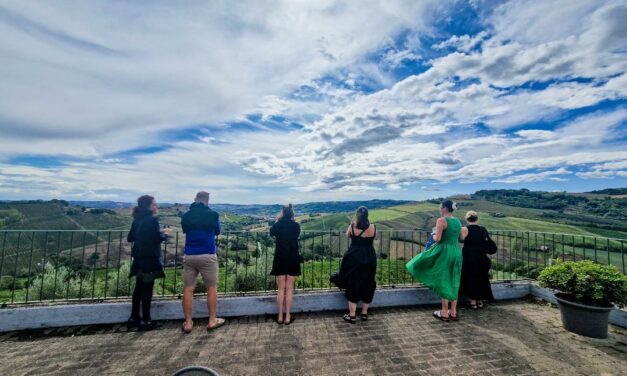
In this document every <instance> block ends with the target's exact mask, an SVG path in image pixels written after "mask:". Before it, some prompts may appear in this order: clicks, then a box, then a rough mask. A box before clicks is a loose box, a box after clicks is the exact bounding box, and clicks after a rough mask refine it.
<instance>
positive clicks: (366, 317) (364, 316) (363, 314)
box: [359, 313, 368, 321]
mask: <svg viewBox="0 0 627 376" xmlns="http://www.w3.org/2000/svg"><path fill="white" fill-rule="evenodd" d="M359 318H361V321H368V314H367V313H362V314H361V315H359Z"/></svg>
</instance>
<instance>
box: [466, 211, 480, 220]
mask: <svg viewBox="0 0 627 376" xmlns="http://www.w3.org/2000/svg"><path fill="white" fill-rule="evenodd" d="M478 220H479V215H477V212H476V211H474V210H469V211H468V213H466V221H468V222H473V223H474V222H477V221H478Z"/></svg>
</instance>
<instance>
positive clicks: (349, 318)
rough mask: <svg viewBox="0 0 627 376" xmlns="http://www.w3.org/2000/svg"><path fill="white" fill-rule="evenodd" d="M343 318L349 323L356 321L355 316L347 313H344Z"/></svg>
mask: <svg viewBox="0 0 627 376" xmlns="http://www.w3.org/2000/svg"><path fill="white" fill-rule="evenodd" d="M343 319H344V321H346V322H349V323H351V324H355V323H357V320H356V317H355V316H351V315H349V314H348V313H346V314H344V317H343Z"/></svg>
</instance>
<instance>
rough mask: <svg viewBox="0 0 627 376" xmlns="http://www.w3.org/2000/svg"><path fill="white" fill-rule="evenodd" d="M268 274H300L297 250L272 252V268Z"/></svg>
mask: <svg viewBox="0 0 627 376" xmlns="http://www.w3.org/2000/svg"><path fill="white" fill-rule="evenodd" d="M270 275H291V276H298V275H300V261H299V260H298V251H296V252H280V251H279V252H277V253H275V254H274V261H272V270H271V271H270Z"/></svg>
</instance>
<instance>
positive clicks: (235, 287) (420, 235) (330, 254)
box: [0, 230, 627, 304]
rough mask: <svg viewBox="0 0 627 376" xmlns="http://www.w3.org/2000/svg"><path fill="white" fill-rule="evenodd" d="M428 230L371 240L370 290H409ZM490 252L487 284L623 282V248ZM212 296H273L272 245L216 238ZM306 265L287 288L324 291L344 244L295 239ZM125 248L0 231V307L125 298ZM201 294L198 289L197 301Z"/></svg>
mask: <svg viewBox="0 0 627 376" xmlns="http://www.w3.org/2000/svg"><path fill="white" fill-rule="evenodd" d="M428 235H429V234H428V232H427V231H378V233H377V238H376V239H375V249H376V253H377V259H378V265H377V275H376V278H377V285H378V286H380V287H397V286H411V285H418V284H417V283H416V282H415V281H414V280H413V279H412V278H411V276H410V275H409V273H407V270H406V269H405V264H406V263H407V261H409V260H410V259H411V258H412V257H414V256H415V255H416V254H418V253H420V252H422V251H424V245H425V243H426V241H427V238H428ZM491 236H492V238H493V240H495V241H496V242H497V244H498V247H499V250H498V252H497V253H496V254H495V255H492V256H491V258H492V271H491V278H492V280H493V281H512V280H521V279H533V278H536V277H537V275H538V273H539V272H540V271H541V270H542V268H544V267H545V266H547V265H549V264H550V263H551V262H552V260H554V259H557V258H559V259H564V260H583V259H590V260H594V261H596V262H600V263H607V264H612V265H614V266H616V267H617V268H618V269H619V270H620V271H621V272H622V273H625V272H626V270H625V242H627V240H623V239H613V238H602V237H590V236H581V235H567V234H554V233H540V232H523V231H491ZM184 237H185V236H184V234H182V233H178V232H176V233H173V234H172V236H171V238H170V239H169V240H168V241H167V242H165V243H163V244H162V252H163V262H164V265H165V272H166V278H164V279H160V280H157V282H156V283H155V295H156V296H157V297H174V298H177V297H180V295H181V293H182V289H183V278H182V273H183V267H182V260H183V246H184V240H185V239H184ZM217 242H218V249H219V251H218V254H219V263H220V269H219V281H218V291H219V292H220V293H221V294H249V293H261V292H266V291H272V290H275V289H276V283H275V280H274V277H272V276H270V274H269V273H270V270H271V268H272V260H273V255H274V240H273V239H272V238H271V237H270V236H269V235H268V234H267V233H264V232H225V233H224V234H222V235H220V236H219V237H218V240H217ZM300 245H301V247H300V249H301V254H302V255H303V257H304V259H305V262H304V263H303V264H302V265H301V267H302V275H301V276H300V277H298V278H297V279H296V289H297V290H301V291H311V290H317V289H328V288H332V287H333V286H331V285H330V284H329V280H328V279H329V274H331V273H332V272H334V271H337V270H338V269H339V265H340V261H341V257H342V255H343V253H344V251H345V250H346V249H347V248H348V245H349V239H348V238H347V237H346V235H345V234H344V232H341V231H323V232H310V231H308V232H303V233H302V234H301V239H300ZM130 248H131V245H130V244H128V243H127V242H126V231H22V230H20V231H18V230H15V231H10V230H7V231H0V304H23V303H37V302H48V301H52V302H55V301H56V302H59V301H63V302H65V301H74V300H90V301H94V300H105V299H120V298H122V299H127V298H128V297H129V296H130V295H131V294H132V288H133V282H134V281H133V279H132V278H129V276H128V274H129V271H130V252H131V250H130ZM203 291H204V287H203V286H202V282H201V281H200V280H199V282H198V284H197V289H196V292H198V293H202V292H203Z"/></svg>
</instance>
